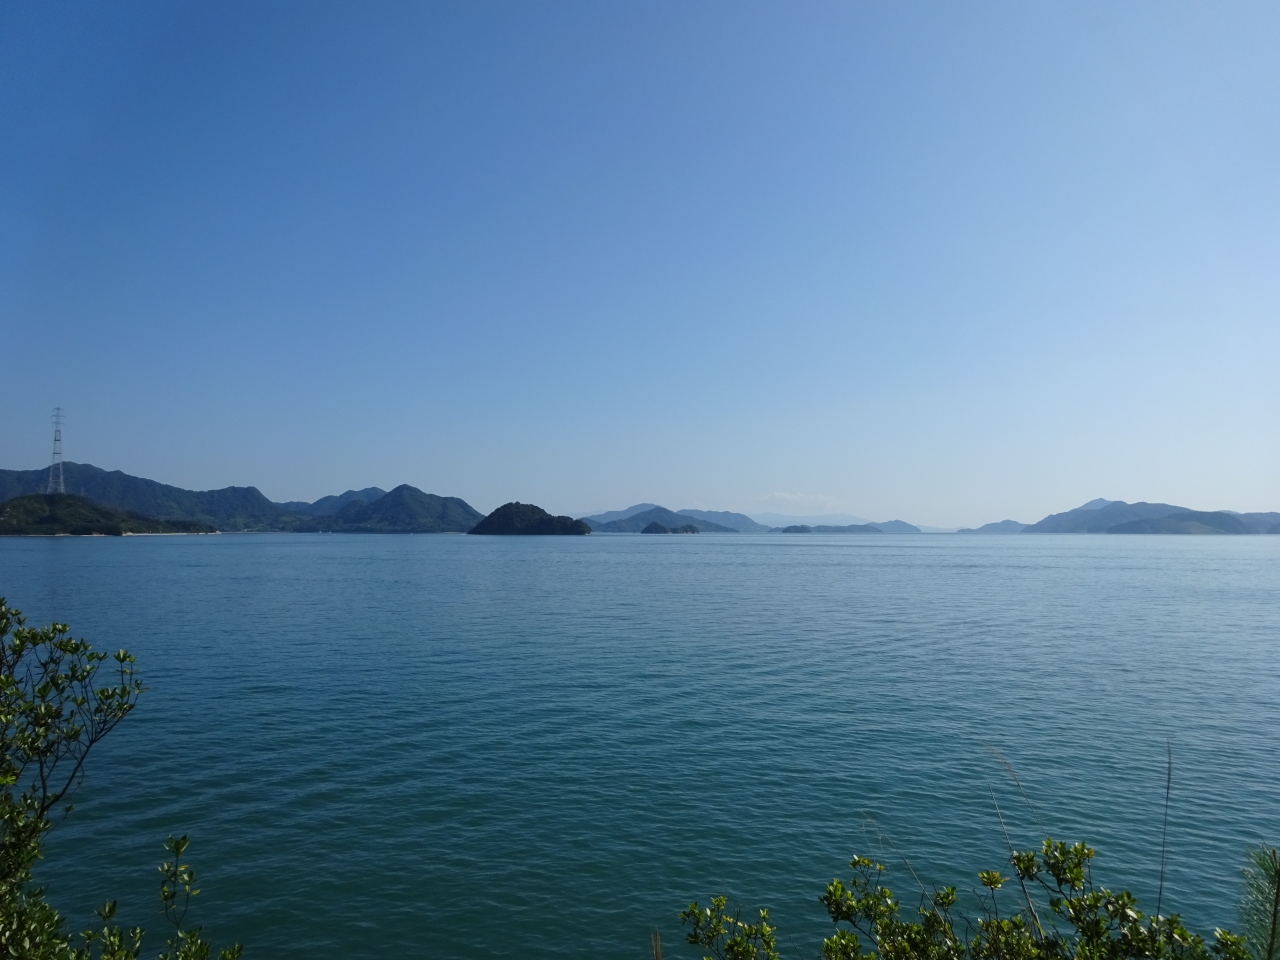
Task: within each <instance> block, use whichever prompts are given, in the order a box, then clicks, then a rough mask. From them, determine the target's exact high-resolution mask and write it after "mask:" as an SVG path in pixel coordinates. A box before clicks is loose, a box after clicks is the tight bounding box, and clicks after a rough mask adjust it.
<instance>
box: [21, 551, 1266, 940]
mask: <svg viewBox="0 0 1280 960" xmlns="http://www.w3.org/2000/svg"><path fill="white" fill-rule="evenodd" d="M1278 587H1280V537H1221V538H1213V537H1106V536H1076V537H1069V536H1039V537H1033V536H1026V537H1016V536H1015V537H981V536H974V537H954V536H918V537H883V538H867V537H863V538H858V537H786V536H778V535H773V536H747V535H742V536H718V537H717V536H700V537H640V536H613V537H609V536H593V537H589V538H583V539H578V538H554V537H553V538H536V537H535V538H527V539H526V538H501V537H496V538H479V537H460V536H381V537H379V536H355V535H347V536H341V535H339V536H332V535H330V536H326V535H293V536H290V535H240V536H230V535H228V536H221V537H198V538H197V537H191V538H186V537H155V538H147V537H134V538H124V539H117V540H113V539H82V540H73V539H67V538H59V539H42V540H21V541H18V540H5V541H0V595H4V596H6V597H8V599H9V601H10V602H11V603H12V604H14V605H16V606H18V607H20V608H21V609H23V610H24V611H25V612H26V613H27V614H28V615H29V618H30V620H31V621H32V622H45V621H48V620H51V619H54V618H56V619H60V620H65V621H68V622H70V623H71V624H72V625H73V627H74V630H75V633H76V634H77V635H81V636H85V637H87V638H89V639H91V640H93V641H94V642H95V644H98V645H100V646H102V647H106V648H115V647H118V646H126V647H128V648H130V649H131V650H133V651H134V652H135V653H136V654H137V655H138V659H139V664H140V667H141V670H142V671H143V674H144V676H145V679H146V682H147V684H148V686H149V687H150V690H149V692H148V693H147V694H146V696H145V697H144V699H143V701H142V704H141V705H140V707H139V708H138V710H137V712H136V714H135V715H134V716H133V717H131V718H130V719H129V720H128V721H127V722H126V723H125V724H124V725H123V726H122V727H121V728H119V730H118V731H117V732H116V733H115V734H113V736H112V738H111V739H110V740H108V741H107V742H105V743H104V744H103V745H102V748H101V752H100V753H99V754H98V755H97V756H96V757H95V758H94V760H93V762H92V765H91V769H90V771H89V777H88V780H87V782H86V785H85V788H84V789H83V791H82V792H81V794H80V796H79V799H78V802H77V808H76V810H75V811H74V813H73V814H72V815H71V818H70V819H69V820H68V821H67V822H66V823H64V824H62V825H61V826H59V827H58V828H57V830H56V831H55V833H54V835H53V836H52V838H51V842H50V848H49V859H48V861H47V863H46V864H44V865H43V867H42V872H41V879H42V880H43V881H45V882H46V883H47V884H48V885H49V888H50V897H51V899H53V900H54V901H55V902H56V903H57V904H58V905H59V906H60V907H62V908H63V909H64V910H65V911H66V912H68V913H71V914H72V915H73V916H74V917H75V923H76V925H77V926H79V925H81V924H82V923H86V924H87V921H88V919H89V911H90V910H91V908H92V907H94V906H96V905H98V904H99V903H100V902H101V901H103V900H104V899H106V898H108V897H118V898H120V900H121V915H122V917H123V919H125V920H126V921H127V922H138V923H142V924H144V925H146V926H148V927H149V928H152V929H154V930H156V931H159V930H160V926H159V923H160V921H159V919H158V918H157V917H156V916H155V904H156V903H157V902H158V901H156V900H155V899H154V895H155V890H156V881H157V876H156V874H155V867H156V864H157V863H158V862H159V860H160V859H161V856H162V853H163V851H162V846H161V844H162V841H163V839H164V837H165V836H166V835H168V834H169V833H181V832H187V833H190V834H191V836H192V847H191V851H190V857H191V859H192V860H193V862H194V863H195V865H196V866H197V868H198V869H200V872H201V873H202V880H203V882H202V884H201V887H202V889H203V891H204V892H203V893H202V894H201V896H200V898H199V902H198V904H197V913H198V920H200V921H201V922H203V923H205V924H206V926H207V929H208V930H209V932H210V934H211V935H212V936H213V938H214V939H215V940H216V941H217V942H220V943H225V942H227V941H228V940H231V939H238V940H240V941H242V942H244V943H245V944H246V945H247V947H248V953H247V956H250V957H273V958H276V957H282V958H294V957H297V958H301V957H386V956H393V955H397V956H433V957H436V956H438V957H459V958H487V957H517V956H518V957H557V958H564V957H570V958H572V957H582V958H586V957H592V958H598V957H636V958H639V957H643V956H645V944H646V940H647V937H648V933H649V931H650V930H652V929H653V928H655V927H657V928H659V929H660V930H661V931H662V934H663V939H664V942H665V943H666V944H667V950H668V954H669V955H673V956H684V955H686V954H689V955H691V953H690V951H688V950H687V949H686V948H684V947H683V945H682V944H679V941H680V928H679V923H678V921H677V920H676V913H677V912H678V910H679V909H680V908H681V907H682V906H684V905H686V904H687V903H688V901H689V900H691V899H693V898H695V897H696V898H698V899H702V900H704V901H705V899H706V898H707V897H708V896H709V895H711V894H713V893H718V892H723V893H727V894H730V895H731V896H733V897H734V898H736V899H737V900H739V901H741V902H742V903H743V904H745V905H747V906H748V907H754V906H756V905H767V906H769V907H771V909H772V915H773V918H774V920H775V921H776V922H777V923H778V924H779V925H780V926H781V928H782V931H783V945H784V947H786V948H787V951H788V954H789V955H791V956H795V957H803V956H813V955H815V954H816V945H817V942H818V939H819V938H820V937H821V936H822V935H824V934H825V931H826V924H825V921H824V920H823V914H822V911H821V907H820V905H819V904H818V903H817V900H816V898H817V896H818V894H819V893H820V892H821V889H822V887H823V885H824V884H825V883H826V882H827V881H829V880H830V879H831V877H832V876H834V875H836V874H837V873H842V872H844V871H843V868H844V866H845V863H846V861H847V860H848V858H849V857H850V856H851V855H852V854H854V853H855V852H857V853H871V854H874V855H878V856H882V857H885V858H888V859H889V860H894V859H895V854H894V852H893V850H892V849H890V847H889V846H888V844H887V843H886V841H885V840H884V839H883V838H884V837H885V836H888V837H889V838H891V839H892V842H893V844H894V845H895V846H896V848H897V849H898V850H899V851H901V852H902V853H903V854H904V855H906V856H907V857H908V858H909V859H910V861H911V863H912V865H913V867H914V868H915V870H916V872H917V873H918V874H920V876H921V877H922V879H924V880H925V881H926V882H927V883H938V884H943V883H956V884H957V885H958V886H960V887H961V889H962V890H964V889H968V888H969V887H971V886H972V883H973V881H972V879H971V878H972V875H973V874H974V872H975V871H977V870H978V869H981V868H986V867H991V866H999V865H1001V864H1002V863H1003V862H1004V860H1005V857H1006V855H1007V853H1006V847H1005V841H1004V838H1003V835H1002V833H1001V830H1000V825H999V822H998V820H997V818H996V815H995V812H994V810H993V805H992V798H991V792H990V791H994V793H995V796H996V798H997V799H998V801H999V803H1000V806H1001V809H1002V810H1003V812H1004V816H1005V819H1006V821H1007V822H1008V825H1009V829H1010V832H1011V833H1012V835H1013V839H1014V842H1015V843H1016V844H1018V845H1019V846H1027V845H1032V844H1035V843H1036V842H1037V839H1038V836H1039V834H1040V829H1041V828H1040V826H1038V824H1037V821H1039V822H1040V823H1041V824H1043V827H1044V828H1045V829H1047V830H1048V831H1049V832H1051V833H1053V835H1055V836H1061V837H1064V838H1068V839H1077V838H1083V839H1088V840H1089V841H1090V842H1092V843H1093V844H1094V845H1095V846H1096V847H1097V848H1098V850H1099V863H1098V869H1097V875H1098V876H1099V877H1100V878H1101V879H1102V880H1104V881H1106V882H1108V883H1112V884H1116V885H1119V884H1124V885H1130V886H1132V887H1133V888H1134V889H1135V891H1136V892H1137V893H1139V895H1140V897H1141V898H1142V899H1143V901H1144V902H1146V904H1147V905H1148V906H1152V905H1153V900H1154V893H1155V887H1156V883H1157V879H1158V860H1159V839H1160V824H1161V813H1162V803H1163V792H1164V778H1165V744H1166V739H1167V740H1168V741H1169V742H1171V743H1172V747H1173V751H1174V762H1175V771H1174V791H1173V801H1172V808H1171V813H1170V828H1169V837H1170V846H1169V870H1168V881H1167V888H1166V902H1167V903H1172V904H1173V906H1174V907H1175V908H1176V909H1178V910H1180V911H1181V912H1182V913H1183V915H1184V917H1186V918H1187V919H1188V920H1189V921H1191V923H1192V924H1193V926H1194V927H1195V928H1197V929H1199V930H1201V931H1203V932H1206V933H1207V932H1208V931H1209V930H1210V929H1211V928H1212V927H1213V926H1214V925H1219V924H1221V925H1230V924H1233V923H1234V920H1235V917H1234V911H1233V906H1232V904H1233V903H1234V900H1235V896H1236V892H1237V891H1238V889H1239V869H1240V866H1241V852H1242V849H1243V847H1244V845H1245V844H1246V843H1251V842H1257V841H1259V840H1261V839H1268V840H1270V841H1271V842H1273V843H1274V842H1280V777H1278V774H1280V705H1278V700H1280V656H1278V654H1280V590H1278V589H1277V588H1278ZM997 753H999V754H1002V755H1003V756H1005V757H1007V758H1008V760H1009V762H1010V763H1011V764H1012V765H1013V767H1014V768H1015V769H1016V770H1017V773H1018V775H1019V777H1020V778H1021V781H1022V783H1023V784H1024V786H1025V787H1026V791H1027V794H1028V795H1029V797H1030V799H1031V803H1032V806H1031V807H1029V806H1028V805H1027V803H1025V802H1024V801H1023V800H1022V798H1021V797H1020V796H1019V795H1018V793H1017V790H1016V788H1015V787H1014V785H1013V782H1012V781H1011V779H1010V778H1009V776H1008V774H1007V773H1006V772H1005V770H1004V768H1003V766H1002V765H1001V763H1000V761H999V759H998V757H997ZM894 882H895V883H896V885H897V887H898V888H900V889H901V891H902V892H903V893H904V894H906V899H907V900H908V901H910V902H911V903H914V896H913V895H912V893H911V889H912V886H913V884H912V882H911V881H910V879H909V878H908V877H905V876H904V875H903V871H902V870H900V869H896V870H895V871H894Z"/></svg>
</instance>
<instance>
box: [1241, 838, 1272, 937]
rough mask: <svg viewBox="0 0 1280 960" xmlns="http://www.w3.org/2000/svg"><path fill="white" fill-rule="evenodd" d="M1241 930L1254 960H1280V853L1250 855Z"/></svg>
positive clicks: (1264, 851)
mask: <svg viewBox="0 0 1280 960" xmlns="http://www.w3.org/2000/svg"><path fill="white" fill-rule="evenodd" d="M1240 928H1241V929H1242V930H1243V931H1244V935H1245V938H1246V940H1247V941H1248V946H1249V954H1250V956H1252V957H1253V960H1280V851H1277V850H1276V849H1275V848H1274V847H1270V848H1268V847H1254V848H1253V849H1251V850H1249V851H1248V853H1247V855H1246V860H1245V867H1244V902H1243V903H1241V904H1240Z"/></svg>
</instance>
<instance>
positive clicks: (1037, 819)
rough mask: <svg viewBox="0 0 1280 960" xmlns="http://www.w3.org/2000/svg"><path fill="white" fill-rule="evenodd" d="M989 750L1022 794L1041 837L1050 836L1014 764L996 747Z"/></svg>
mask: <svg viewBox="0 0 1280 960" xmlns="http://www.w3.org/2000/svg"><path fill="white" fill-rule="evenodd" d="M987 749H988V750H990V751H991V752H992V753H994V754H995V755H996V759H997V760H999V761H1000V765H1001V766H1002V767H1004V769H1005V772H1006V773H1008V774H1009V776H1011V777H1012V778H1013V782H1014V784H1016V785H1017V787H1018V792H1019V793H1020V794H1022V799H1023V800H1024V801H1025V802H1026V804H1027V809H1028V810H1030V811H1031V817H1032V819H1034V820H1035V822H1036V826H1037V827H1039V828H1040V836H1042V837H1047V836H1049V831H1048V830H1046V829H1045V828H1044V824H1043V823H1041V822H1040V814H1038V813H1036V808H1035V805H1034V804H1033V803H1032V802H1031V798H1030V797H1028V796H1027V791H1025V790H1023V789H1022V781H1021V780H1019V779H1018V772H1017V771H1016V770H1014V769H1013V764H1012V763H1010V762H1009V761H1008V760H1006V759H1005V756H1004V754H1003V753H1001V752H1000V751H999V750H997V749H995V748H994V747H988V748H987Z"/></svg>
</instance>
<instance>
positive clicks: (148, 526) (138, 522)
mask: <svg viewBox="0 0 1280 960" xmlns="http://www.w3.org/2000/svg"><path fill="white" fill-rule="evenodd" d="M213 532H215V531H214V529H213V527H211V526H209V525H207V524H203V523H196V522H194V521H191V520H155V519H153V518H151V517H144V516H141V515H140V514H137V513H133V512H130V511H128V510H114V509H112V508H111V507H104V506H100V505H99V504H96V503H94V502H93V501H91V500H86V499H85V498H84V497H78V496H76V495H75V494H71V493H50V494H44V493H32V494H28V495H27V496H24V497H15V498H13V499H11V500H8V501H6V502H4V503H0V536H5V537H37V536H46V537H47V536H64V535H65V536H74V537H85V536H95V535H96V536H108V537H119V536H123V535H124V534H126V533H213Z"/></svg>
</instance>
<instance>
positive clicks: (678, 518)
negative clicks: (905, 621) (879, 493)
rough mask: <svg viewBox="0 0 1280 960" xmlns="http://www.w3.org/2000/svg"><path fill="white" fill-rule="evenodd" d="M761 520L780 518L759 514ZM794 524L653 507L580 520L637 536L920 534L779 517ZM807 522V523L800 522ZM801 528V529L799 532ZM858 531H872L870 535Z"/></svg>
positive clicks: (894, 523) (905, 526) (906, 528)
mask: <svg viewBox="0 0 1280 960" xmlns="http://www.w3.org/2000/svg"><path fill="white" fill-rule="evenodd" d="M761 516H762V518H765V517H773V516H780V515H775V514H762V515H761ZM833 518H834V519H835V520H837V521H839V520H846V519H847V520H854V521H857V522H856V523H843V524H842V523H820V522H819V521H826V520H829V519H833ZM782 519H784V520H793V521H796V522H794V523H785V524H777V525H775V526H767V525H765V524H763V523H760V522H758V520H755V519H752V518H751V517H748V516H747V515H746V514H744V513H733V512H731V511H728V510H668V509H667V508H666V507H660V506H658V505H657V504H653V503H637V504H635V505H634V506H631V507H628V508H627V509H625V510H610V511H608V512H607V513H598V514H595V515H594V516H590V517H583V518H582V522H583V523H585V524H587V525H588V526H590V527H591V529H592V530H593V531H596V532H598V533H641V532H643V531H644V528H645V527H647V526H649V524H651V523H656V524H658V525H659V526H662V527H666V528H667V529H670V530H674V529H676V528H678V527H680V526H681V525H687V524H692V525H693V526H694V527H696V528H697V530H698V532H699V533H769V532H776V533H867V532H878V533H920V532H921V531H920V528H919V527H917V526H915V525H913V524H910V523H906V522H904V521H902V520H886V521H884V522H883V523H871V524H869V523H867V522H866V521H864V520H861V519H860V518H857V517H848V516H847V515H846V514H832V515H831V516H828V517H782ZM800 521H808V522H800ZM801 527H803V528H804V529H803V530H802V529H800V528H801ZM862 527H874V528H876V529H875V530H874V531H870V530H863V529H861V528H862Z"/></svg>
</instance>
